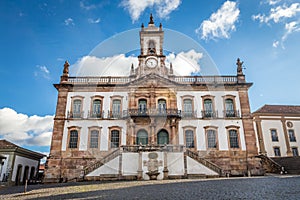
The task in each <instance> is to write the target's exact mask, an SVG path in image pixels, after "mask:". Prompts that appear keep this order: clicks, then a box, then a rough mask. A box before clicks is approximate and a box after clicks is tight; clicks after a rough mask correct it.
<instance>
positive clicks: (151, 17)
mask: <svg viewBox="0 0 300 200" xmlns="http://www.w3.org/2000/svg"><path fill="white" fill-rule="evenodd" d="M149 24H154V21H153V16H152V13H151V14H150V22H149Z"/></svg>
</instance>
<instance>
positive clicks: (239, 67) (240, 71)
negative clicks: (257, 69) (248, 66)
mask: <svg viewBox="0 0 300 200" xmlns="http://www.w3.org/2000/svg"><path fill="white" fill-rule="evenodd" d="M243 63H244V62H241V61H240V59H239V58H238V59H237V61H236V65H237V74H238V75H243Z"/></svg>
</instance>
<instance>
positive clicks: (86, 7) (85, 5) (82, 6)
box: [79, 1, 97, 10]
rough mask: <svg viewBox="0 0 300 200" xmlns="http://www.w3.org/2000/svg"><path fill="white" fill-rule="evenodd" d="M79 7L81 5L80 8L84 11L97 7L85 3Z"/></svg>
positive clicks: (81, 2)
mask: <svg viewBox="0 0 300 200" xmlns="http://www.w3.org/2000/svg"><path fill="white" fill-rule="evenodd" d="M79 5H80V8H82V9H84V10H92V9H95V8H96V7H97V6H96V5H94V4H90V5H87V4H85V3H84V1H80V3H79Z"/></svg>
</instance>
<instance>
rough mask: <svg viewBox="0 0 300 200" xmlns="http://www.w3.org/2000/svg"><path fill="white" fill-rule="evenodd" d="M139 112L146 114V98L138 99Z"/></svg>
mask: <svg viewBox="0 0 300 200" xmlns="http://www.w3.org/2000/svg"><path fill="white" fill-rule="evenodd" d="M139 113H140V114H146V113H147V100H146V99H140V100H139Z"/></svg>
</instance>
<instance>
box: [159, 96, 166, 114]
mask: <svg viewBox="0 0 300 200" xmlns="http://www.w3.org/2000/svg"><path fill="white" fill-rule="evenodd" d="M166 110H167V103H166V100H164V99H159V100H158V113H166Z"/></svg>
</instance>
